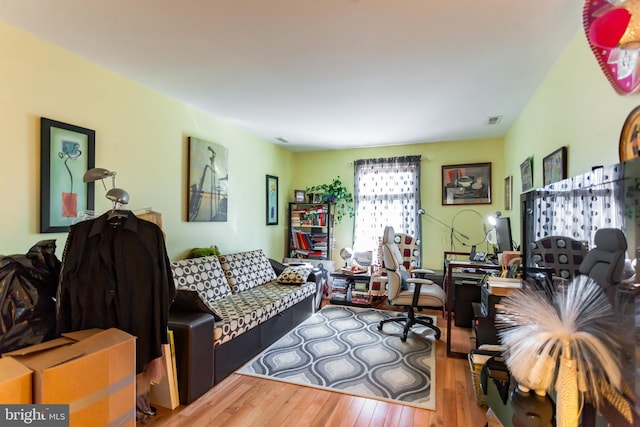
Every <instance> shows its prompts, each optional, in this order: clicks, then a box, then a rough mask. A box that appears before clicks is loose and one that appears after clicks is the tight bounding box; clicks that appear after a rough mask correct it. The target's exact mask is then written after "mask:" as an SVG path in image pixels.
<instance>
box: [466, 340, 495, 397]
mask: <svg viewBox="0 0 640 427" xmlns="http://www.w3.org/2000/svg"><path fill="white" fill-rule="evenodd" d="M490 357H491V356H488V355H484V354H474V353H470V354H469V355H468V358H469V367H470V368H471V381H472V382H473V391H474V392H475V394H476V402H477V403H478V405H480V406H488V404H487V399H486V395H485V394H484V393H483V392H482V385H481V383H480V371H482V367H483V366H484V364H485V362H486V361H487V360H489V358H490Z"/></svg>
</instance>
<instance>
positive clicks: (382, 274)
mask: <svg viewBox="0 0 640 427" xmlns="http://www.w3.org/2000/svg"><path fill="white" fill-rule="evenodd" d="M382 240H383V239H382V238H379V239H378V265H380V266H382V265H383V264H384V262H383V260H382ZM393 241H394V242H395V243H396V245H397V246H398V250H399V251H400V255H401V257H402V265H404V268H405V269H406V270H407V271H411V270H412V269H414V268H415V267H416V264H417V261H418V253H419V252H420V241H419V240H418V239H416V238H415V237H413V236H412V235H410V234H406V233H395V234H394V236H393ZM424 273H433V272H432V271H431V270H424ZM369 291H370V294H371V295H376V296H383V295H386V294H387V276H386V271H385V270H384V268H382V269H380V270H379V271H377V272H375V273H373V274H372V275H371V283H370V285H369Z"/></svg>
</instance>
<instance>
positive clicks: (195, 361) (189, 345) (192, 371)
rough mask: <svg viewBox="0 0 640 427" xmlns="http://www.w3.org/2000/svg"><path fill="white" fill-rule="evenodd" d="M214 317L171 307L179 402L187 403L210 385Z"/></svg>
mask: <svg viewBox="0 0 640 427" xmlns="http://www.w3.org/2000/svg"><path fill="white" fill-rule="evenodd" d="M213 327H214V319H213V316H212V315H210V314H205V313H192V312H184V311H171V313H170V314H169V329H171V330H172V331H173V341H174V343H175V350H176V370H177V371H178V372H177V374H178V394H179V396H180V403H183V404H189V403H191V402H193V401H194V400H196V399H197V398H198V397H200V396H202V395H203V394H205V393H206V392H207V391H209V390H210V389H211V387H213V379H214V373H213V372H214V355H213V351H214V350H213Z"/></svg>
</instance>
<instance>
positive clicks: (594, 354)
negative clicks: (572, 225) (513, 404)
mask: <svg viewBox="0 0 640 427" xmlns="http://www.w3.org/2000/svg"><path fill="white" fill-rule="evenodd" d="M501 304H502V308H501V309H500V310H499V311H498V313H497V314H496V326H497V327H498V334H499V336H500V339H501V341H502V344H503V345H505V346H506V347H507V351H506V354H505V363H506V364H507V366H508V367H509V369H510V371H511V373H512V375H513V376H514V377H515V379H516V380H517V381H518V382H519V383H521V384H522V385H524V386H525V387H528V388H531V389H533V390H537V391H541V390H546V391H550V390H552V388H553V386H554V383H555V382H556V377H557V374H558V369H559V366H560V364H561V362H562V360H569V359H573V361H574V363H575V368H576V371H577V372H576V374H577V387H578V389H579V390H580V391H581V392H583V393H585V395H586V397H587V398H588V399H589V400H590V401H591V402H593V403H595V404H596V406H597V405H598V403H599V401H600V399H601V398H602V394H603V393H601V392H600V391H601V390H603V387H602V386H603V384H605V385H606V386H607V387H608V389H609V392H611V390H613V391H615V392H617V393H619V392H620V389H621V386H622V378H621V368H620V355H619V354H620V353H619V350H620V347H619V344H618V342H617V340H616V325H617V323H616V321H615V317H614V311H613V309H612V307H611V305H610V303H609V300H608V299H607V297H606V296H605V294H604V293H603V292H602V290H601V287H600V286H599V285H598V283H596V282H595V281H593V280H592V279H589V278H588V277H587V276H578V277H577V278H576V279H574V280H573V281H572V282H571V283H569V284H566V285H561V286H558V287H557V288H556V289H554V290H553V291H550V290H549V289H546V290H545V289H540V288H536V287H535V286H534V285H532V284H529V283H528V284H527V286H525V287H524V288H523V289H521V290H518V291H516V292H514V293H513V294H511V295H510V296H508V297H505V298H504V299H503V300H502V301H501ZM578 398H579V396H576V400H577V399H578Z"/></svg>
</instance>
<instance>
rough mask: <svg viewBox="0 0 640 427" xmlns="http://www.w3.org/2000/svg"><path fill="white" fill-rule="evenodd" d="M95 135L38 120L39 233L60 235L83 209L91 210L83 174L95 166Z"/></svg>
mask: <svg viewBox="0 0 640 427" xmlns="http://www.w3.org/2000/svg"><path fill="white" fill-rule="evenodd" d="M95 145H96V132H95V131H94V130H91V129H86V128H83V127H80V126H75V125H70V124H68V123H62V122H58V121H55V120H51V119H47V118H45V117H42V118H41V119H40V232H41V233H61V232H65V231H69V227H70V226H71V225H72V224H73V223H74V222H75V221H76V220H77V219H78V214H79V213H80V212H81V211H83V210H93V209H94V183H93V182H89V183H85V182H84V181H83V177H84V174H85V172H87V171H88V170H89V169H91V168H93V167H95V148H96V147H95Z"/></svg>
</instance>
